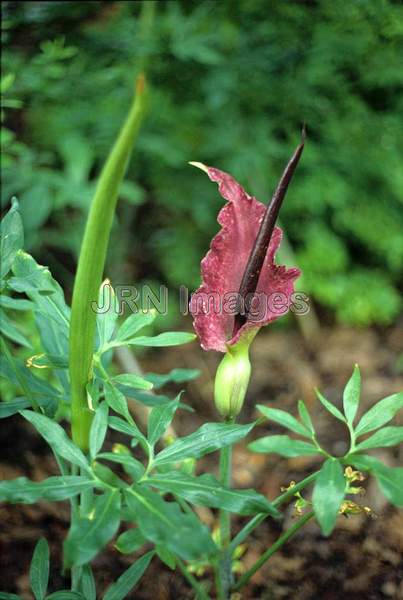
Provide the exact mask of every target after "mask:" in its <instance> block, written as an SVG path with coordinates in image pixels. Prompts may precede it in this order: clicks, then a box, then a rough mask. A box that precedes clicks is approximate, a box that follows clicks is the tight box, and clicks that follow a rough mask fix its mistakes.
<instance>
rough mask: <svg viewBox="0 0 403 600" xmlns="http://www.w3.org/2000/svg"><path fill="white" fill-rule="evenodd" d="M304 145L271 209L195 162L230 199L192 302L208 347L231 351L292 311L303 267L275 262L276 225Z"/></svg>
mask: <svg viewBox="0 0 403 600" xmlns="http://www.w3.org/2000/svg"><path fill="white" fill-rule="evenodd" d="M302 149H303V141H302V142H301V144H300V145H299V146H298V148H297V150H296V151H295V153H294V155H293V157H292V158H291V160H290V162H289V164H288V165H287V168H286V170H285V171H284V174H283V176H282V178H281V180H280V183H279V185H278V187H277V190H276V192H275V194H274V196H273V200H272V202H271V204H270V206H269V207H266V206H265V205H264V204H262V203H261V202H259V201H258V200H256V198H254V197H252V196H249V194H247V193H246V192H245V190H244V189H243V188H242V186H241V185H240V184H239V183H238V182H237V181H236V180H235V179H234V178H233V177H231V175H228V173H224V172H223V171H220V170H218V169H215V168H213V167H207V166H205V165H203V164H201V163H191V164H193V165H194V166H197V167H199V168H200V169H202V170H203V171H205V172H206V173H207V175H208V176H209V178H210V179H211V181H215V182H217V183H218V189H219V192H220V194H221V196H222V197H223V198H224V199H225V200H226V201H227V204H225V206H224V207H223V208H222V209H221V210H220V212H219V214H218V219H217V220H218V223H219V224H220V225H221V230H220V231H219V232H218V233H217V235H216V236H215V237H214V238H213V239H212V241H211V244H210V250H209V251H208V252H207V254H206V256H205V257H204V258H203V260H202V261H201V275H202V284H201V286H200V287H199V289H198V290H197V291H196V292H195V293H194V294H193V295H192V298H191V301H190V312H191V313H192V315H193V317H194V321H193V325H194V328H195V331H196V333H197V335H198V336H199V338H200V342H201V346H202V348H204V350H217V351H219V352H226V351H227V350H228V347H231V346H233V345H234V344H236V343H237V342H238V341H239V340H240V339H241V338H242V339H244V338H245V337H246V336H248V335H250V337H251V338H252V337H254V335H255V334H256V332H257V331H258V330H259V329H260V327H262V326H263V325H266V324H267V323H270V322H271V321H274V320H276V319H278V318H279V317H280V316H282V315H283V314H285V313H286V312H287V311H288V308H289V304H290V302H291V296H292V294H293V292H294V282H295V280H296V279H297V277H298V276H299V275H300V271H299V269H297V268H290V269H288V268H286V267H285V266H284V265H277V264H275V255H276V252H277V250H278V247H279V245H280V242H281V238H282V231H281V229H280V228H279V227H275V226H274V223H275V220H276V218H277V215H278V211H279V208H280V205H281V202H282V200H283V198H284V195H285V192H286V189H287V186H288V183H289V181H290V179H291V176H292V174H293V171H294V169H295V167H296V164H297V162H298V160H299V157H300V155H301V153H302Z"/></svg>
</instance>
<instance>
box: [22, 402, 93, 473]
mask: <svg viewBox="0 0 403 600" xmlns="http://www.w3.org/2000/svg"><path fill="white" fill-rule="evenodd" d="M21 414H22V416H23V417H25V418H26V419H27V421H30V423H32V425H33V426H34V427H35V429H36V430H37V431H38V432H39V433H40V434H41V436H42V437H43V438H44V439H45V440H46V441H47V442H48V444H49V446H50V447H51V448H52V450H53V451H54V452H56V454H60V456H62V457H63V458H65V459H66V460H67V461H69V462H71V463H73V465H77V466H78V467H81V468H82V469H85V470H88V468H89V467H88V461H87V459H86V458H85V456H84V454H83V453H82V452H81V450H80V448H78V447H77V446H76V445H75V444H73V442H72V441H71V440H70V438H69V437H68V436H67V434H66V432H65V431H64V429H63V428H62V427H61V426H60V425H59V424H58V423H55V422H54V421H52V420H51V419H49V418H48V417H45V415H40V414H38V413H35V412H33V411H31V410H22V411H21Z"/></svg>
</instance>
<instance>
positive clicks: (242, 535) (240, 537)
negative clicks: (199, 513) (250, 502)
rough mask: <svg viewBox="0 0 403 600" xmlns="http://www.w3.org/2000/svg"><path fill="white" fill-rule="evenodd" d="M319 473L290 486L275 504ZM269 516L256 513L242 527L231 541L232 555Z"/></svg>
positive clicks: (290, 495) (288, 498)
mask: <svg viewBox="0 0 403 600" xmlns="http://www.w3.org/2000/svg"><path fill="white" fill-rule="evenodd" d="M318 473H319V471H317V472H316V473H312V475H308V477H305V479H303V480H302V481H300V482H299V483H296V484H295V485H294V486H293V487H292V488H290V489H289V490H287V491H286V492H284V493H283V494H281V495H280V496H277V498H275V499H274V500H273V502H272V504H273V506H275V507H276V508H278V507H279V506H281V505H282V504H284V502H287V500H290V499H291V498H292V497H293V496H294V494H295V493H296V492H299V491H300V490H302V489H303V488H304V487H306V486H307V485H309V484H310V483H312V481H314V480H315V478H316V476H317V474H318ZM268 516H270V515H269V514H268V513H259V514H257V515H255V516H254V517H253V518H252V519H251V520H250V521H249V523H247V524H246V525H245V527H243V528H242V529H241V531H240V532H239V533H238V534H237V535H236V536H235V537H234V539H233V540H232V542H231V543H230V546H229V551H230V553H231V555H232V553H233V552H234V551H235V549H236V548H237V546H239V544H242V542H243V541H244V540H246V538H247V537H248V536H249V535H250V534H251V533H252V531H254V530H255V529H256V527H258V526H259V525H260V523H263V521H264V520H265V519H267V517H268Z"/></svg>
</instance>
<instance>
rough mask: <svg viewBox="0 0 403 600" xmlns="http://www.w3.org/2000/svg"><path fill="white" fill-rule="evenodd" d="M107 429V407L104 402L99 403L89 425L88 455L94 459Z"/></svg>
mask: <svg viewBox="0 0 403 600" xmlns="http://www.w3.org/2000/svg"><path fill="white" fill-rule="evenodd" d="M107 429H108V405H107V403H106V402H101V404H100V405H99V406H98V408H97V409H96V411H95V416H94V419H93V421H92V424H91V430H90V455H91V458H92V459H94V458H95V457H96V455H97V454H98V452H99V451H100V449H101V448H102V445H103V443H104V440H105V436H106V431H107Z"/></svg>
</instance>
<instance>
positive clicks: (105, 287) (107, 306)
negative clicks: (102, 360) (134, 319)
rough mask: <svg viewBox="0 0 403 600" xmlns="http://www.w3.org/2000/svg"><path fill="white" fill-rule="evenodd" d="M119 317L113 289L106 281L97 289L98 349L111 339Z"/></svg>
mask: <svg viewBox="0 0 403 600" xmlns="http://www.w3.org/2000/svg"><path fill="white" fill-rule="evenodd" d="M118 316H119V306H118V302H117V299H116V295H115V292H114V289H113V287H112V286H111V283H110V281H109V280H108V279H106V280H105V281H103V282H102V284H101V286H100V288H99V297H98V309H97V333H98V344H99V346H98V347H99V348H102V347H103V346H104V345H105V344H106V343H107V342H109V340H110V339H111V337H112V334H113V332H114V330H115V327H116V322H117V319H118Z"/></svg>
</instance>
